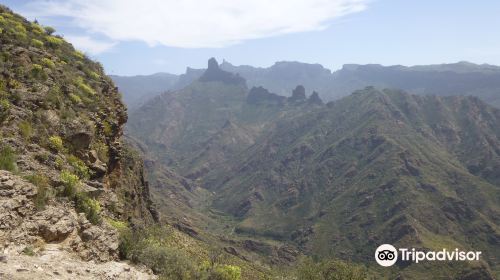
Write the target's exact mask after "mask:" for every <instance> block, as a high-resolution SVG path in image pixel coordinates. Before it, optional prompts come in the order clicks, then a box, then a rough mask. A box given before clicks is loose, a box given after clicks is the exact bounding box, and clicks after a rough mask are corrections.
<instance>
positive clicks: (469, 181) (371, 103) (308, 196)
mask: <svg viewBox="0 0 500 280" xmlns="http://www.w3.org/2000/svg"><path fill="white" fill-rule="evenodd" d="M499 141H500V111H499V110H496V109H493V108H491V107H488V106H487V105H485V104H484V103H483V102H481V101H479V100H478V99H477V98H463V97H446V98H441V97H435V96H426V97H419V96H414V95H408V94H405V93H402V92H398V91H384V92H379V91H376V90H374V89H373V88H368V89H366V90H364V91H357V92H355V93H353V94H352V95H351V96H348V97H346V98H343V99H341V100H339V101H336V102H334V103H329V105H328V108H325V109H318V110H317V111H314V112H311V113H309V114H304V115H301V116H298V117H295V118H291V119H285V120H281V121H279V122H278V124H277V125H276V127H275V129H274V130H273V131H272V132H271V133H270V134H269V135H268V136H267V137H265V138H264V139H263V140H262V141H260V142H258V143H257V144H255V145H253V146H252V147H250V148H249V149H248V150H246V151H245V152H243V153H242V154H240V155H239V156H238V158H237V159H236V161H235V162H233V163H234V164H233V167H232V168H231V169H230V170H223V171H221V172H214V173H212V174H209V175H210V176H209V177H208V178H205V180H206V181H207V182H209V183H207V184H206V185H207V186H211V190H213V191H215V192H216V193H217V195H216V198H215V200H214V206H215V207H216V208H217V209H220V210H221V211H224V212H227V213H232V215H234V216H235V217H239V219H240V220H239V223H238V225H237V227H236V232H239V233H240V234H250V235H257V236H262V237H265V238H270V239H277V240H291V241H293V242H295V244H297V245H298V246H300V247H301V248H302V250H305V251H308V252H310V253H313V254H318V255H321V256H327V255H336V256H338V257H343V258H349V259H355V260H356V259H357V260H358V261H363V262H367V263H370V262H372V252H373V251H374V250H375V248H376V247H377V246H378V245H379V244H382V243H391V244H396V246H400V247H412V246H413V247H419V248H430V249H441V248H443V247H446V248H450V249H454V248H467V249H475V250H481V251H482V252H483V254H484V256H485V260H486V261H487V262H488V263H489V265H490V266H491V267H492V268H493V269H494V270H496V273H497V274H498V266H499V257H500V256H499V255H498V252H499V251H500V250H499V248H498V244H499V238H500V228H499V222H500V221H499V219H498V217H500V215H499V213H500V212H499V211H500V209H499V207H498V205H500V204H499V202H500V201H499V198H500V196H499V195H500V189H499V188H498V179H497V178H496V176H497V175H498V174H497V173H498V172H497V171H493V170H498V167H499V165H498V164H499V161H498V160H499V158H500V151H499V150H498V146H499ZM494 174H496V175H494ZM212 175H213V176H212ZM400 268H401V269H403V272H402V273H403V274H404V276H405V277H408V279H418V276H413V277H414V278H412V275H421V274H418V273H417V271H418V270H419V268H418V266H411V265H410V266H409V267H405V265H402V266H401V267H400ZM421 268H422V267H420V269H421ZM441 273H442V274H441V275H442V276H443V277H451V275H453V273H452V272H450V271H449V270H442V271H441Z"/></svg>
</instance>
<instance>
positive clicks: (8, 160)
mask: <svg viewBox="0 0 500 280" xmlns="http://www.w3.org/2000/svg"><path fill="white" fill-rule="evenodd" d="M16 160H17V156H16V153H15V152H14V150H13V149H12V148H11V147H8V146H7V147H3V148H2V149H1V150H0V169H3V170H7V171H16V169H17V165H16Z"/></svg>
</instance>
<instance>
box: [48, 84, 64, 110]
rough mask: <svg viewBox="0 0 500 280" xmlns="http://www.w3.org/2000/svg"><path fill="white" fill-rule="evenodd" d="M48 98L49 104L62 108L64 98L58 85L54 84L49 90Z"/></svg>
mask: <svg viewBox="0 0 500 280" xmlns="http://www.w3.org/2000/svg"><path fill="white" fill-rule="evenodd" d="M46 100H47V105H52V106H54V107H55V108H57V109H60V108H61V105H62V100H61V94H60V89H59V87H58V86H53V87H52V88H51V89H50V90H49V93H47V99H46Z"/></svg>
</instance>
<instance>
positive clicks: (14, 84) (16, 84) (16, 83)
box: [7, 79, 21, 89]
mask: <svg viewBox="0 0 500 280" xmlns="http://www.w3.org/2000/svg"><path fill="white" fill-rule="evenodd" d="M7 87H8V88H10V89H18V88H20V87H21V83H20V82H19V81H18V80H16V79H9V80H8V81H7Z"/></svg>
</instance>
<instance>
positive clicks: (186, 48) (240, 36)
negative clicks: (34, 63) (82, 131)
mask: <svg viewBox="0 0 500 280" xmlns="http://www.w3.org/2000/svg"><path fill="white" fill-rule="evenodd" d="M0 3H1V4H4V5H6V6H8V7H9V8H11V9H12V10H13V11H14V12H17V13H19V14H21V15H23V16H25V17H27V18H28V19H30V20H34V19H37V20H38V21H39V22H40V23H41V24H42V25H49V26H53V27H55V28H56V30H57V34H60V35H62V36H64V38H66V39H67V40H68V41H70V42H71V43H73V45H74V46H75V47H76V48H78V49H80V50H82V51H84V52H85V53H86V54H88V55H89V56H90V57H91V58H93V59H96V60H98V61H100V62H101V63H102V64H103V65H104V68H105V70H106V72H107V73H108V74H114V75H147V74H152V73H156V72H168V73H173V74H180V73H183V72H184V71H185V69H186V67H192V68H204V67H206V63H207V60H208V58H210V57H215V58H217V59H218V60H219V61H222V60H223V59H225V60H227V61H228V62H230V63H232V64H234V65H252V66H258V67H268V66H271V65H272V64H274V63H275V62H276V61H300V62H306V63H319V64H322V65H323V66H325V67H327V68H329V69H332V70H336V69H339V68H341V67H342V65H343V64H349V63H358V64H369V63H378V64H383V65H395V64H401V65H408V66H411V65H423V64H440V63H453V62H458V61H469V62H473V63H488V64H494V65H500V1H497V0H475V1H459V0H453V1H452V0H405V1H403V0H273V1H269V0H141V1H133V0H6V1H5V0H0Z"/></svg>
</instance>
